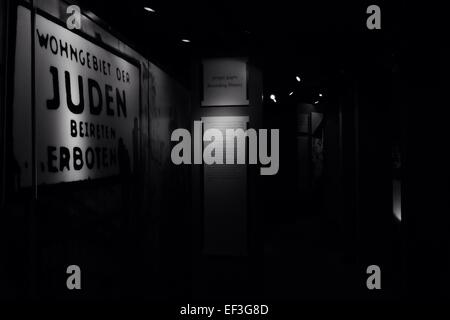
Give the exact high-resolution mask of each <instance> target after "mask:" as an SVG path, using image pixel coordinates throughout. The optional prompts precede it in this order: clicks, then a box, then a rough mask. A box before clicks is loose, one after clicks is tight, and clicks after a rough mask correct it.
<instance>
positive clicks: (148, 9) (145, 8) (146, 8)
mask: <svg viewBox="0 0 450 320" xmlns="http://www.w3.org/2000/svg"><path fill="white" fill-rule="evenodd" d="M144 10H145V11H148V12H156V11H155V10H153V9H152V8H150V7H144Z"/></svg>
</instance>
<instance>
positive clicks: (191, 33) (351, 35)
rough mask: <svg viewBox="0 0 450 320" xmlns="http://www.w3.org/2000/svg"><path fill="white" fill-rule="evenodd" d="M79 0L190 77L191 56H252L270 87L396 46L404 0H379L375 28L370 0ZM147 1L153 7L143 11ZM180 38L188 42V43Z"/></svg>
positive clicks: (154, 57)
mask: <svg viewBox="0 0 450 320" xmlns="http://www.w3.org/2000/svg"><path fill="white" fill-rule="evenodd" d="M78 3H79V4H80V6H81V7H82V9H83V10H89V11H92V12H93V13H94V14H95V15H97V16H98V17H99V18H100V19H102V20H103V21H105V22H106V23H107V24H108V25H110V26H111V27H112V30H113V32H114V33H115V34H116V35H120V36H121V38H123V39H124V41H126V42H127V43H128V44H130V45H131V46H132V47H134V48H135V49H137V50H138V51H139V52H142V53H143V54H144V55H145V56H146V57H148V58H149V59H150V60H151V61H153V62H155V63H157V64H159V65H161V66H162V67H163V68H164V69H165V70H167V71H168V72H169V73H171V74H172V75H174V76H175V77H176V78H178V79H179V80H181V81H182V82H183V83H185V84H188V83H189V71H190V69H189V67H190V64H191V59H192V58H198V57H201V56H207V55H247V56H251V57H252V58H253V60H254V61H255V63H259V64H260V65H261V67H262V69H263V71H264V73H265V77H264V81H265V85H269V86H271V85H272V86H285V83H283V81H281V80H280V79H285V78H287V77H289V79H291V80H292V78H293V74H295V73H296V72H302V74H309V75H310V79H311V81H313V82H319V81H321V80H323V79H326V78H329V77H330V73H334V72H337V71H339V69H341V68H343V67H344V66H345V65H346V64H347V63H348V62H349V61H350V62H351V61H353V60H354V58H355V57H357V56H358V55H359V54H360V53H361V52H363V53H366V52H370V51H371V50H372V51H373V50H374V49H375V51H376V50H379V49H380V48H379V47H380V45H379V43H380V42H382V47H383V48H382V50H384V49H386V50H388V51H389V52H391V51H392V50H394V51H395V50H396V49H395V47H399V45H398V44H396V42H397V37H398V36H397V34H398V33H399V31H400V28H401V25H402V19H401V18H400V19H399V18H398V17H401V16H402V15H401V9H402V8H403V7H402V2H400V3H399V2H397V4H396V5H393V4H387V3H386V4H385V3H384V2H383V1H378V2H377V4H379V5H380V7H382V23H383V28H382V31H381V32H380V31H378V32H377V31H375V32H374V33H377V34H374V33H372V34H370V33H369V31H368V30H367V28H366V19H367V16H368V15H367V14H366V8H367V6H368V5H370V4H372V3H371V2H367V1H362V2H361V3H360V4H356V5H350V4H345V5H344V4H342V2H340V1H323V0H314V1H300V0H299V1H292V2H283V1H264V2H263V1H260V3H256V2H253V3H252V2H245V1H242V0H241V1H237V0H226V1H171V0H165V1H153V0H148V1H147V0H146V1H144V0H138V1H128V2H125V1H117V2H116V1H106V0H80V1H78ZM380 3H381V4H380ZM145 6H147V7H150V8H152V9H153V10H155V12H154V13H153V12H148V11H145V10H144V7H145ZM394 17H395V19H394ZM386 35H388V36H386ZM182 39H189V40H190V41H191V42H190V43H183V42H182V41H181V40H182ZM377 48H378V49H377ZM312 78H314V79H312ZM271 81H272V84H271Z"/></svg>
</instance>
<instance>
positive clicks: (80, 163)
mask: <svg viewBox="0 0 450 320" xmlns="http://www.w3.org/2000/svg"><path fill="white" fill-rule="evenodd" d="M35 32H36V33H35V48H36V60H35V61H36V84H35V85H36V158H37V164H38V166H37V170H38V172H37V174H38V183H39V184H41V183H57V182H69V181H78V180H85V179H88V178H91V179H94V178H100V177H107V176H112V175H116V174H119V173H125V174H126V173H129V172H130V171H132V170H133V162H134V161H133V157H134V156H135V154H136V152H137V148H138V134H137V133H138V119H139V69H138V68H137V67H136V66H135V65H133V64H131V63H130V62H128V61H126V60H125V59H123V58H121V57H119V56H117V55H115V54H113V53H111V52H109V51H107V50H105V49H103V48H102V47H100V46H98V45H96V44H94V43H92V42H90V41H88V40H86V39H84V38H83V37H81V36H79V35H77V34H75V33H73V32H71V31H69V30H67V29H66V28H64V27H62V26H60V25H58V24H56V23H53V22H51V21H49V20H47V19H46V18H44V17H42V16H39V15H37V17H36V30H35ZM27 138H28V137H27Z"/></svg>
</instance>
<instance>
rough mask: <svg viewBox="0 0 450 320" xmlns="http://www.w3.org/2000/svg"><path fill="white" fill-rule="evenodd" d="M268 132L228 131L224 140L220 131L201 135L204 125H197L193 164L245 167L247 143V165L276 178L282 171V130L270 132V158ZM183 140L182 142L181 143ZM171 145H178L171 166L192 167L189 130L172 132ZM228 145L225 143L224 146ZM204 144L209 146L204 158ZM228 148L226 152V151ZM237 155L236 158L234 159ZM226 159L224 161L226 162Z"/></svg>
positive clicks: (205, 150) (174, 150) (250, 130)
mask: <svg viewBox="0 0 450 320" xmlns="http://www.w3.org/2000/svg"><path fill="white" fill-rule="evenodd" d="M267 131H268V130H267V129H259V130H258V133H257V132H256V130H255V129H251V128H250V129H247V130H245V131H244V130H243V129H225V137H226V140H225V139H224V135H223V133H222V131H221V130H219V129H214V128H211V129H208V130H206V131H205V132H204V133H203V137H201V132H202V121H194V159H193V162H194V164H202V163H203V162H204V163H205V164H207V165H211V164H235V159H236V164H246V163H247V157H246V156H247V155H246V150H247V141H248V150H249V151H248V163H249V164H257V163H258V155H259V162H260V163H261V164H262V165H265V166H267V165H268V167H262V168H260V174H261V175H274V174H277V172H278V168H279V138H280V137H279V130H278V129H271V130H270V146H271V152H270V156H269V154H268V145H267V144H268V141H267V140H268V137H267ZM180 139H181V141H180ZM171 141H179V143H178V144H176V145H175V146H174V147H173V149H172V152H171V158H172V162H173V163H174V164H176V165H179V164H191V163H192V162H191V160H192V158H191V141H192V139H191V134H190V132H189V131H188V130H186V129H181V128H180V129H176V130H174V131H173V132H172V135H171ZM224 141H225V143H224ZM203 142H210V143H209V144H208V145H206V146H205V148H204V150H203V154H202V144H203ZM224 146H226V148H224ZM230 146H231V147H230ZM235 151H236V155H235ZM224 157H225V159H224Z"/></svg>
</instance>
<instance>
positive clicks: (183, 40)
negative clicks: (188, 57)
mask: <svg viewBox="0 0 450 320" xmlns="http://www.w3.org/2000/svg"><path fill="white" fill-rule="evenodd" d="M181 42H184V43H189V42H191V40H189V39H181Z"/></svg>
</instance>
